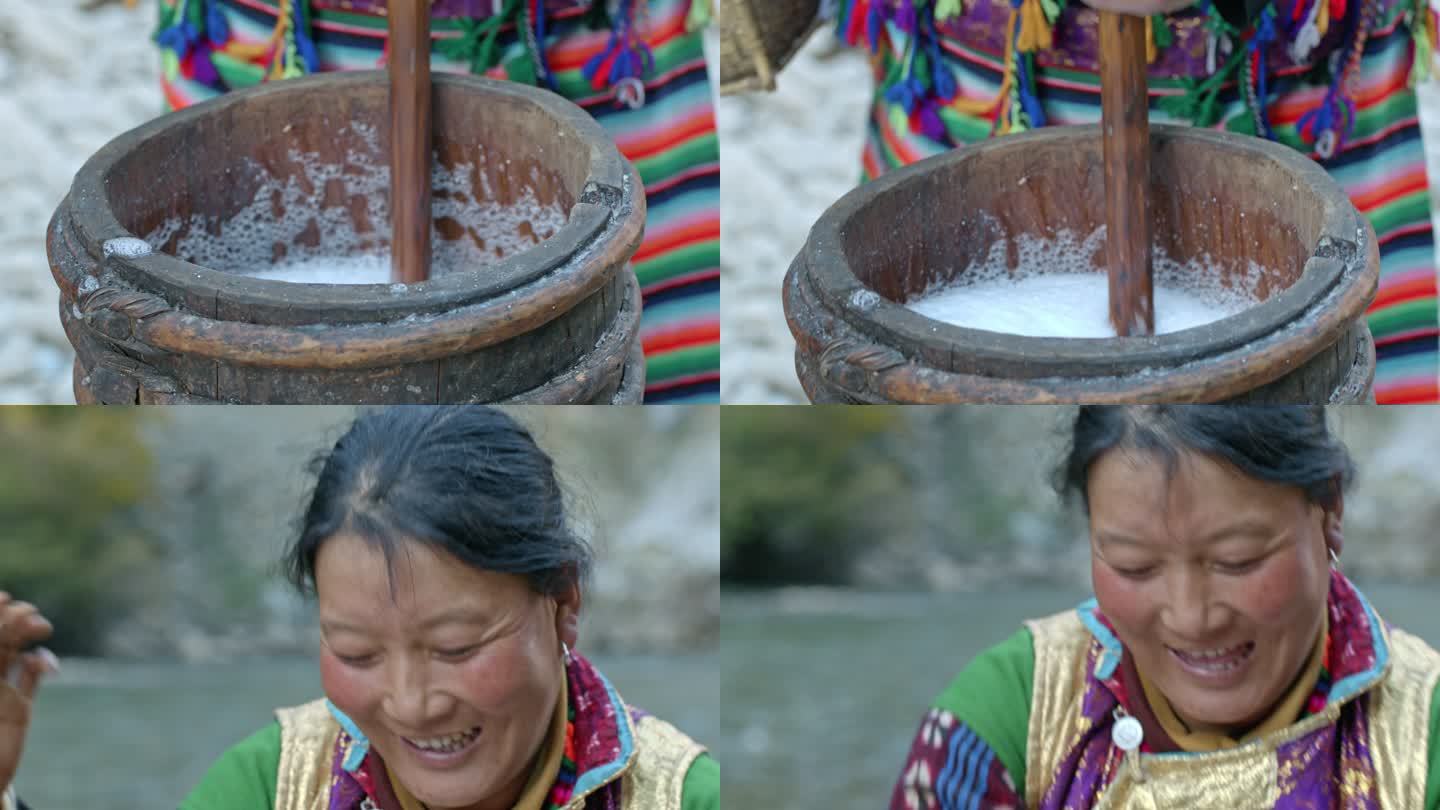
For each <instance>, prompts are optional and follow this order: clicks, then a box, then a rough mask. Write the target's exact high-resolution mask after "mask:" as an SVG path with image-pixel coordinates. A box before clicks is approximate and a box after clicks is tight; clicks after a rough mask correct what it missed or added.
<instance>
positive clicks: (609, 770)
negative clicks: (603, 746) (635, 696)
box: [572, 669, 635, 796]
mask: <svg viewBox="0 0 1440 810" xmlns="http://www.w3.org/2000/svg"><path fill="white" fill-rule="evenodd" d="M595 675H596V677H598V678H599V679H600V682H601V683H603V684H605V694H606V695H607V696H609V698H610V705H611V706H612V707H614V709H615V719H616V727H617V728H618V729H619V734H620V754H619V756H617V757H616V758H615V759H613V760H611V761H610V762H607V763H605V764H604V765H601V766H600V767H598V768H591V769H590V770H588V771H586V772H585V773H583V774H580V778H579V779H577V780H575V789H574V792H573V793H572V795H573V796H583V795H584V794H586V793H588V792H590V791H591V790H594V789H595V788H597V787H599V786H601V785H603V784H605V783H606V782H609V781H610V780H611V779H612V778H613V777H614V776H615V774H617V773H619V772H620V769H621V768H624V767H625V764H626V763H628V762H629V761H630V755H631V754H632V753H633V752H634V750H635V739H634V737H633V736H631V734H630V711H629V709H626V708H625V704H624V702H622V701H621V700H620V695H619V693H617V692H616V691H615V687H614V686H611V685H610V679H609V678H606V677H605V675H604V673H602V672H601V671H600V670H598V669H597V670H595Z"/></svg>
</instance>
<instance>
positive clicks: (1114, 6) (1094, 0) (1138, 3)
mask: <svg viewBox="0 0 1440 810" xmlns="http://www.w3.org/2000/svg"><path fill="white" fill-rule="evenodd" d="M1084 3H1085V5H1087V6H1089V7H1091V8H1093V9H1097V10H1099V11H1114V12H1117V13H1120V14H1131V15H1133V16H1136V17H1149V16H1150V15H1152V14H1173V13H1175V12H1177V11H1179V10H1181V9H1184V8H1189V7H1190V6H1193V5H1195V0H1084Z"/></svg>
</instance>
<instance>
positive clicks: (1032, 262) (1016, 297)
mask: <svg viewBox="0 0 1440 810" xmlns="http://www.w3.org/2000/svg"><path fill="white" fill-rule="evenodd" d="M1104 236H1105V228H1104V227H1103V226H1101V227H1100V228H1098V229H1096V230H1095V231H1094V232H1092V233H1090V234H1089V235H1088V236H1086V237H1084V238H1083V239H1081V238H1079V237H1078V236H1077V235H1076V234H1073V233H1071V232H1070V231H1061V232H1060V233H1058V234H1056V235H1055V236H1054V237H1051V238H1045V239H1041V238H1038V237H1035V236H1033V235H1029V234H1025V235H1021V236H1019V237H1016V238H1014V239H1013V240H1011V241H1010V242H1005V241H1000V242H996V243H995V244H993V245H991V246H990V250H989V252H988V254H987V255H986V256H984V257H983V258H980V259H977V260H976V261H974V262H972V263H971V264H970V265H969V266H968V267H967V268H966V269H965V272H964V273H962V274H961V275H960V276H959V278H960V279H962V281H961V283H959V284H950V285H947V286H945V287H939V288H932V289H931V290H929V291H927V292H926V293H924V294H922V295H920V296H919V297H917V298H914V299H911V300H910V301H908V302H906V306H907V307H909V308H910V309H912V310H914V311H916V312H918V313H920V314H921V315H924V316H925V317H927V318H933V319H935V320H937V321H944V322H946V323H951V324H955V325H957V326H965V327H969V328H971V329H986V330H989V331H991V332H1001V333H1005V334H1011V335H1028V336H1032V337H1061V338H1113V337H1115V329H1114V328H1113V327H1112V326H1111V325H1110V290H1109V285H1110V282H1109V279H1108V277H1107V276H1106V275H1105V273H1104V272H1096V271H1095V270H1094V267H1095V265H1094V262H1095V261H1097V260H1098V258H1099V257H1100V256H1101V255H1102V251H1103V247H1104ZM1012 250H1013V253H1014V259H1015V264H1014V266H1013V267H1012V265H1011V253H1012ZM1153 268H1154V279H1153V287H1152V289H1153V290H1154V296H1155V300H1154V303H1155V333H1156V334H1164V333H1166V332H1178V331H1180V330H1182V329H1189V328H1191V327H1194V326H1200V325H1202V324H1207V323H1211V322H1213V321H1218V320H1220V319H1221V318H1227V317H1229V316H1231V315H1235V314H1238V313H1240V312H1242V311H1244V310H1245V309H1248V308H1249V307H1252V306H1254V305H1255V304H1256V302H1257V300H1258V299H1257V298H1256V296H1255V295H1254V292H1253V290H1254V288H1255V286H1256V285H1257V284H1258V282H1259V280H1260V278H1261V276H1262V275H1263V274H1262V271H1261V268H1259V267H1258V266H1256V265H1254V264H1253V263H1252V264H1251V265H1250V266H1249V268H1248V271H1247V272H1246V273H1243V274H1236V275H1233V276H1232V277H1231V280H1230V284H1231V286H1228V287H1227V286H1224V285H1222V284H1221V278H1222V273H1221V272H1220V267H1219V266H1217V265H1216V263H1215V262H1214V261H1213V260H1212V259H1211V258H1210V257H1209V256H1205V257H1202V258H1199V259H1194V260H1191V261H1188V262H1185V263H1181V262H1179V261H1177V260H1175V259H1171V258H1170V257H1168V256H1166V255H1165V251H1164V250H1163V249H1162V248H1161V247H1160V246H1159V245H1156V246H1155V248H1154V252H1153Z"/></svg>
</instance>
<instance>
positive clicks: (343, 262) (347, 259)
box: [245, 255, 405, 289]
mask: <svg viewBox="0 0 1440 810" xmlns="http://www.w3.org/2000/svg"><path fill="white" fill-rule="evenodd" d="M245 275H247V276H251V277H253V278H260V279H269V280H271V281H288V282H291V283H301V284H386V283H388V282H389V281H390V257H389V256H388V255H387V256H373V255H371V256H320V257H316V258H311V259H296V260H293V261H284V262H278V263H276V264H274V265H271V266H270V267H269V268H267V269H264V270H260V271H256V272H252V273H246V274H245ZM396 286H400V287H404V286H405V285H403V284H400V285H396ZM392 289H393V287H392Z"/></svg>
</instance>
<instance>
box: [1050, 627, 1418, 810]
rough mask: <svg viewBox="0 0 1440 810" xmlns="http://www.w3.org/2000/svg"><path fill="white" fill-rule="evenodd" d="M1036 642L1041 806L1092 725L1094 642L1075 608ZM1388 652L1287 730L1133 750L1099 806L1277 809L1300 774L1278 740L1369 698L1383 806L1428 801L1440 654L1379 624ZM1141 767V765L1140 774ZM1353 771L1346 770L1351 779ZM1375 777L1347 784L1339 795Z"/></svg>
mask: <svg viewBox="0 0 1440 810" xmlns="http://www.w3.org/2000/svg"><path fill="white" fill-rule="evenodd" d="M1026 626H1027V627H1028V628H1029V629H1030V633H1031V636H1032V638H1033V641H1034V649H1035V677H1034V682H1033V690H1034V691H1033V695H1032V697H1031V703H1030V725H1029V729H1028V731H1027V745H1026V753H1025V785H1024V794H1025V806H1026V807H1031V808H1038V807H1041V806H1042V804H1043V801H1042V800H1043V798H1044V797H1045V794H1046V792H1047V791H1049V790H1050V788H1051V785H1052V783H1053V782H1054V781H1055V780H1056V779H1057V773H1058V771H1059V769H1060V768H1061V767H1063V765H1062V763H1063V762H1064V760H1065V758H1066V755H1067V753H1068V752H1069V751H1070V750H1071V748H1072V746H1073V745H1074V744H1075V743H1076V741H1077V740H1080V739H1081V738H1082V737H1084V736H1085V735H1086V734H1087V733H1088V732H1090V731H1091V730H1092V728H1093V725H1094V723H1095V721H1094V720H1092V719H1090V718H1087V717H1086V716H1085V714H1084V712H1083V711H1082V708H1081V707H1082V705H1083V703H1082V702H1083V700H1084V697H1085V694H1086V691H1087V688H1088V687H1089V686H1090V684H1091V683H1092V679H1091V678H1089V677H1087V675H1088V673H1087V672H1086V671H1085V669H1086V667H1087V665H1088V664H1089V662H1090V661H1092V660H1093V659H1092V658H1091V655H1090V652H1091V644H1092V641H1093V640H1094V639H1093V637H1092V635H1091V633H1090V631H1089V630H1088V629H1087V628H1086V627H1085V625H1084V624H1083V623H1082V622H1081V620H1080V618H1079V617H1078V616H1077V615H1076V612H1075V611H1073V610H1072V611H1066V612H1064V613H1060V614H1057V615H1055V616H1051V617H1049V618H1045V619H1037V620H1033V621H1029V622H1026ZM1382 636H1383V639H1384V643H1385V644H1386V645H1387V647H1388V651H1389V660H1388V662H1387V663H1386V665H1385V666H1384V667H1382V668H1381V669H1380V670H1379V671H1378V672H1377V673H1376V674H1375V676H1374V679H1373V681H1372V682H1371V683H1369V684H1368V685H1367V686H1365V687H1364V688H1362V689H1361V690H1360V691H1358V692H1357V693H1356V694H1353V695H1350V696H1349V697H1348V698H1346V699H1343V700H1338V701H1335V702H1332V703H1330V704H1327V705H1326V707H1325V708H1324V709H1323V710H1321V712H1320V713H1318V714H1315V715H1311V716H1309V717H1306V718H1303V719H1302V720H1300V721H1299V722H1298V723H1295V724H1293V725H1291V726H1289V727H1287V728H1283V729H1280V730H1279V731H1276V732H1273V733H1271V734H1268V735H1266V736H1263V737H1260V738H1258V739H1255V740H1252V741H1249V742H1247V743H1245V744H1242V745H1240V746H1237V747H1235V748H1230V749H1228V750H1223V751H1216V752H1213V753H1185V754H1180V755H1176V754H1144V753H1138V752H1136V753H1132V754H1130V755H1128V756H1127V758H1126V759H1125V760H1124V761H1123V764H1122V765H1121V766H1120V768H1119V770H1118V772H1117V773H1116V775H1115V777H1114V780H1113V781H1112V782H1111V783H1110V784H1109V785H1108V786H1107V787H1105V788H1102V789H1101V790H1100V793H1099V795H1098V797H1097V799H1096V801H1095V804H1094V807H1096V808H1097V810H1098V809H1099V808H1104V809H1105V810H1161V809H1162V808H1177V807H1183V808H1186V810H1237V808H1270V807H1274V806H1275V804H1276V802H1277V800H1278V799H1279V798H1280V797H1281V796H1282V795H1284V793H1285V788H1286V786H1287V784H1288V783H1293V781H1294V780H1295V778H1296V777H1297V775H1296V774H1295V773H1293V772H1292V771H1293V766H1285V767H1282V764H1281V758H1280V757H1278V756H1277V752H1278V751H1279V749H1280V747H1281V746H1283V745H1285V744H1286V743H1290V742H1292V741H1295V740H1298V739H1300V738H1302V737H1304V736H1305V735H1307V734H1310V733H1312V732H1315V731H1317V730H1319V729H1322V728H1324V727H1325V726H1327V725H1330V724H1333V723H1335V722H1336V721H1337V720H1338V719H1339V717H1340V713H1341V710H1342V708H1343V707H1344V706H1345V705H1346V704H1347V703H1348V702H1349V701H1351V700H1361V699H1364V700H1368V701H1369V731H1368V740H1366V742H1367V743H1368V747H1369V750H1370V752H1371V755H1372V757H1373V762H1374V766H1375V788H1376V790H1375V793H1376V795H1377V796H1378V798H1379V802H1380V807H1382V808H1395V809H1396V810H1414V808H1419V807H1422V806H1423V805H1424V795H1425V780H1426V777H1427V769H1428V763H1427V759H1428V757H1427V754H1428V752H1429V745H1430V741H1429V740H1428V736H1429V723H1430V708H1431V707H1430V702H1431V697H1432V695H1433V694H1434V691H1435V685H1436V683H1437V680H1440V653H1437V652H1436V651H1435V650H1433V649H1431V648H1430V647H1429V646H1428V645H1426V644H1425V642H1423V641H1421V640H1420V639H1418V638H1416V637H1415V636H1412V635H1410V634H1408V633H1406V632H1404V631H1403V630H1399V629H1382ZM1137 768H1138V773H1137ZM1350 777H1351V774H1350V772H1349V771H1347V772H1346V780H1347V781H1349V780H1350ZM1369 787H1370V785H1369V784H1368V783H1367V784H1365V785H1348V784H1342V785H1341V792H1342V793H1349V792H1351V791H1352V790H1358V791H1361V792H1363V791H1366V790H1368V789H1369Z"/></svg>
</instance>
